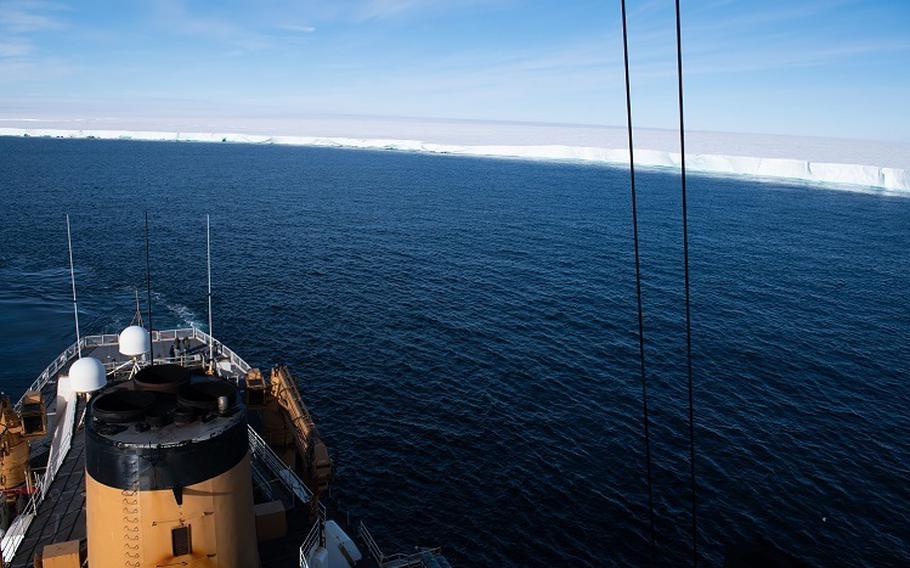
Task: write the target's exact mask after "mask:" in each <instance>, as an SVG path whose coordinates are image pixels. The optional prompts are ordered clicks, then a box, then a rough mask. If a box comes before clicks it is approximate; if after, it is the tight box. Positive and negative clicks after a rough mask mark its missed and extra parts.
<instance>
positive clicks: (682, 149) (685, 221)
mask: <svg viewBox="0 0 910 568" xmlns="http://www.w3.org/2000/svg"><path fill="white" fill-rule="evenodd" d="M681 28H682V26H681V25H680V16H679V0H676V72H677V73H676V74H677V78H678V80H679V155H680V162H679V164H680V174H681V183H682V227H683V266H684V274H685V287H686V372H687V376H688V387H689V483H690V486H691V494H692V566H697V565H698V499H697V492H696V489H697V485H696V483H695V410H694V396H693V394H692V310H691V308H690V305H689V210H688V206H687V199H686V129H685V125H684V122H683V71H682V32H681Z"/></svg>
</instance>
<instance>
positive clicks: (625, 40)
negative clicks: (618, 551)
mask: <svg viewBox="0 0 910 568" xmlns="http://www.w3.org/2000/svg"><path fill="white" fill-rule="evenodd" d="M620 5H621V7H622V56H623V63H624V65H625V67H624V69H625V76H626V125H627V130H628V134H629V188H630V190H631V194H632V240H633V242H634V250H635V298H636V301H637V304H638V360H639V370H640V374H641V404H642V425H643V429H644V438H645V464H646V469H647V481H648V528H649V540H650V544H651V564H652V565H654V564H656V561H657V558H656V551H655V548H654V491H653V488H652V485H653V484H652V477H651V433H650V424H649V422H650V419H649V418H648V377H647V375H646V374H645V324H644V310H643V309H642V303H641V257H640V256H639V254H638V197H637V195H636V193H635V153H634V150H633V147H632V87H631V86H630V79H629V37H628V32H627V31H626V29H627V25H626V0H620Z"/></svg>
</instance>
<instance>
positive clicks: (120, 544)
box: [85, 454, 259, 568]
mask: <svg viewBox="0 0 910 568" xmlns="http://www.w3.org/2000/svg"><path fill="white" fill-rule="evenodd" d="M182 494H183V499H182V500H183V503H182V504H180V505H178V503H177V499H176V497H175V495H174V492H173V491H171V490H169V489H165V490H156V491H134V490H130V489H118V488H115V487H109V486H106V485H103V484H101V483H99V482H98V481H96V480H95V479H93V478H92V477H91V476H90V475H88V473H86V478H85V506H86V519H87V527H86V528H87V537H88V561H89V562H88V565H89V568H164V567H172V566H181V567H187V568H255V567H257V566H259V554H258V550H257V544H256V521H255V516H254V513H253V488H252V482H251V476H250V457H249V454H247V455H246V456H245V457H244V458H243V459H242V460H241V461H240V462H239V463H238V464H237V465H235V466H234V467H232V468H231V469H229V470H228V471H226V472H224V473H222V474H220V475H218V476H216V477H214V478H212V479H208V480H206V481H203V482H201V483H197V484H194V485H191V486H188V487H185V488H184V489H183V493H182ZM175 529H176V532H175ZM178 539H186V541H184V542H187V544H188V553H187V554H179V555H175V554H174V552H175V550H179V547H180V546H181V545H179V544H177V543H176V541H177V540H178Z"/></svg>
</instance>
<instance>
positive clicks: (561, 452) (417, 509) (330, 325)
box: [0, 138, 910, 567]
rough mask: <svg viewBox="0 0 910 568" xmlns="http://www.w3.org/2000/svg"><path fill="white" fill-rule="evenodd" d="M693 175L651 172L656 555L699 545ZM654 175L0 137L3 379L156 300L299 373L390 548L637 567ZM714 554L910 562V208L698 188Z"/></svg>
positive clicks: (831, 196) (698, 305)
mask: <svg viewBox="0 0 910 568" xmlns="http://www.w3.org/2000/svg"><path fill="white" fill-rule="evenodd" d="M677 182H678V178H677V177H675V176H674V175H673V174H672V173H668V172H659V171H650V172H640V177H639V184H640V214H641V227H640V228H641V239H642V242H641V251H642V273H643V279H644V281H643V294H644V309H645V336H646V342H647V373H648V380H649V384H650V392H651V411H652V416H651V418H652V420H653V424H652V432H651V433H652V437H653V456H654V467H655V470H654V493H655V500H656V511H655V513H656V517H657V526H656V529H657V535H658V540H657V550H658V552H657V554H658V559H659V562H660V564H661V565H665V566H676V565H684V563H685V562H686V561H687V558H688V554H689V536H688V535H689V533H688V530H689V516H688V515H689V504H690V500H689V499H690V496H689V492H688V482H687V477H686V476H687V472H688V461H687V456H688V454H687V422H686V389H685V381H686V373H685V341H684V320H683V313H684V312H683V303H682V300H683V279H682V240H681V225H680V208H679V206H680V200H679V191H678V185H677ZM627 184H628V181H627V173H626V171H624V170H622V169H612V168H606V167H597V166H590V165H572V164H552V163H534V162H523V161H509V160H485V159H473V158H459V157H449V156H428V155H418V154H410V153H395V152H370V151H354V150H335V149H305V148H292V147H281V146H252V145H230V144H191V143H145V142H129V141H99V140H81V141H78V140H52V139H15V138H0V199H2V202H0V203H2V206H0V310H2V311H0V361H2V365H0V385H2V387H3V388H4V389H5V390H6V391H8V392H9V393H10V394H11V395H13V397H14V398H17V397H18V396H19V395H20V394H21V392H22V391H23V389H24V388H25V387H26V386H27V385H28V384H29V383H31V381H32V380H33V379H34V378H35V377H36V375H37V374H38V373H39V372H40V371H41V370H42V369H43V368H44V366H45V365H46V364H47V363H48V362H49V361H50V359H51V358H53V357H54V356H55V355H57V354H58V353H59V352H60V351H61V350H62V349H63V348H65V347H66V346H67V345H69V344H70V342H71V341H72V340H73V338H74V333H73V331H72V324H71V304H70V298H69V294H70V288H69V286H70V284H69V273H68V268H67V251H66V233H65V225H64V214H65V213H67V212H68V213H69V214H70V215H71V218H72V223H73V240H74V243H73V244H74V256H75V262H76V279H77V285H78V289H79V295H80V308H81V317H82V322H83V331H84V332H117V331H119V330H120V329H121V328H122V327H123V326H125V325H126V324H127V323H128V322H129V321H130V319H131V316H132V312H133V290H134V287H139V290H140V292H141V293H144V287H143V286H144V281H145V260H144V242H143V234H144V221H143V215H144V212H145V211H148V212H149V214H150V218H151V236H152V239H151V249H152V259H151V260H152V266H153V269H152V278H153V287H154V289H155V296H154V306H153V308H154V310H153V311H154V318H155V326H156V327H163V326H176V325H186V324H191V323H192V324H196V325H199V326H202V327H204V325H205V322H206V309H205V214H206V213H209V214H211V216H212V226H213V245H212V249H213V261H214V266H213V278H214V287H215V300H214V332H215V334H216V335H217V336H218V337H219V338H221V339H222V340H223V341H225V342H226V343H227V344H228V345H229V346H230V347H232V348H233V349H235V350H236V351H237V352H238V353H240V354H241V355H242V356H243V357H244V358H246V360H247V361H249V362H250V363H251V364H253V365H255V366H260V367H262V368H263V369H266V368H268V367H269V366H270V365H272V364H276V363H279V362H283V363H287V364H288V365H290V367H291V369H292V370H293V372H294V373H295V374H296V375H297V376H298V377H299V380H300V385H301V388H302V391H303V394H304V397H305V399H306V400H307V402H308V404H309V406H310V407H311V409H312V410H313V411H314V413H315V414H316V415H317V419H318V423H319V426H320V430H321V432H322V433H323V435H324V437H325V438H327V441H328V443H329V445H330V447H331V449H332V451H333V454H334V457H335V460H336V464H337V479H336V480H335V483H334V490H333V492H334V496H335V498H336V500H337V502H338V504H339V506H340V507H342V508H343V509H345V510H347V511H349V512H350V514H351V517H352V519H364V520H365V521H366V522H367V524H368V525H369V526H370V527H371V528H372V530H373V532H374V534H375V535H376V537H377V539H378V540H379V541H380V543H381V544H382V545H383V548H385V549H386V551H387V552H392V551H408V550H413V547H414V546H415V545H442V546H443V548H444V550H445V552H446V554H447V556H448V557H449V559H450V560H451V561H452V562H453V563H454V564H455V565H457V566H493V565H507V566H540V567H543V566H630V565H632V566H639V565H645V564H647V561H648V557H649V554H648V545H647V521H646V519H647V509H646V488H645V483H644V471H645V466H644V454H643V442H642V427H641V426H642V423H641V385H640V381H639V374H638V351H637V349H638V347H637V335H636V331H637V323H636V322H637V320H636V311H635V296H634V290H635V288H634V272H633V259H632V240H631V234H632V233H631V217H630V208H629V190H628V185H627ZM690 222H691V255H692V256H691V258H692V264H691V267H692V310H693V318H694V320H693V348H694V370H695V412H696V417H697V444H698V446H697V448H698V461H697V465H698V488H699V499H700V508H699V511H700V521H701V522H700V528H701V536H700V549H701V552H702V560H703V561H704V562H705V565H713V566H718V565H720V564H721V563H722V556H723V550H724V547H725V545H727V544H728V543H733V542H743V541H746V542H749V541H752V540H755V539H759V538H761V539H764V540H766V541H768V542H770V543H772V544H774V545H776V546H777V547H779V548H781V549H783V550H785V551H787V552H789V553H791V554H794V555H796V556H797V557H799V558H801V559H803V560H805V561H808V562H810V563H812V564H813V565H815V566H819V567H822V566H826V567H827V566H876V567H881V566H907V565H908V564H910V465H908V464H910V411H908V409H910V302H908V293H910V292H908V291H910V199H906V198H898V197H886V196H881V195H868V194H862V193H853V192H845V191H833V190H826V189H820V188H813V187H810V186H805V185H785V184H780V183H777V184H769V183H760V182H753V181H747V180H742V179H738V180H733V179H722V178H712V177H697V176H693V177H691V178H690Z"/></svg>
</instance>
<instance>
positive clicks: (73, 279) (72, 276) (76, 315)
mask: <svg viewBox="0 0 910 568" xmlns="http://www.w3.org/2000/svg"><path fill="white" fill-rule="evenodd" d="M66 244H67V248H68V249H69V255H70V283H71V284H72V286H73V319H75V320H76V350H77V351H78V352H79V358H80V359H81V358H82V339H81V338H80V337H79V304H78V303H77V302H76V271H75V269H73V237H72V234H71V232H70V216H69V213H67V214H66Z"/></svg>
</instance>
